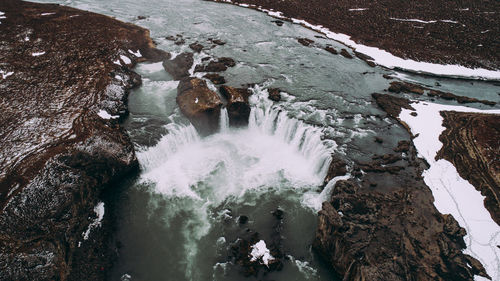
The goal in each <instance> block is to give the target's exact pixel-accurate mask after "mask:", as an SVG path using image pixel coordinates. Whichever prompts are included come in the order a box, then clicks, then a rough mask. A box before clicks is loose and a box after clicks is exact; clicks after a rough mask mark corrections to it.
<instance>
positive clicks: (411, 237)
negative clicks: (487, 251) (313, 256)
mask: <svg viewBox="0 0 500 281" xmlns="http://www.w3.org/2000/svg"><path fill="white" fill-rule="evenodd" d="M363 189H364V188H362V187H360V186H358V185H357V184H356V183H354V182H352V181H339V182H337V184H336V185H335V188H334V190H333V194H332V198H331V200H330V201H329V202H324V203H323V206H322V210H321V211H320V212H319V225H318V229H317V232H316V238H315V240H314V244H313V247H314V249H316V250H317V251H318V252H319V253H320V254H321V255H322V256H323V257H324V258H325V259H326V260H328V261H329V263H331V265H332V267H333V268H334V269H335V271H336V272H337V273H339V275H340V276H341V277H342V278H343V280H473V279H474V274H481V275H482V276H486V273H485V271H484V268H483V267H482V266H481V264H480V263H479V262H478V261H477V260H475V259H473V258H472V257H470V256H468V255H465V254H463V253H462V249H463V248H464V247H465V243H464V241H463V236H464V234H465V230H464V229H463V228H460V226H458V223H457V222H456V221H455V219H453V217H452V216H450V215H441V214H439V213H438V211H437V210H436V209H435V208H434V206H433V205H432V196H429V193H430V191H429V189H428V188H427V187H426V186H425V185H423V184H422V183H420V184H419V183H412V185H411V186H402V187H401V188H399V189H397V190H393V191H392V192H386V193H381V192H367V191H366V190H363ZM365 189H366V188H365ZM424 206H425V207H424ZM422 218H426V219H422ZM423 265H424V266H423ZM426 265H429V266H426Z"/></svg>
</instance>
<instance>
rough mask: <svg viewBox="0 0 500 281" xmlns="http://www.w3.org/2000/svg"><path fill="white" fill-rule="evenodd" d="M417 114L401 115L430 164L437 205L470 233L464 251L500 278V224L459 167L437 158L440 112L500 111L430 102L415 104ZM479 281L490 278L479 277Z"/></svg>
mask: <svg viewBox="0 0 500 281" xmlns="http://www.w3.org/2000/svg"><path fill="white" fill-rule="evenodd" d="M411 105H412V107H413V108H415V110H416V112H417V116H412V115H411V114H410V113H412V112H413V111H412V110H408V109H402V111H401V114H400V115H399V118H400V119H401V120H402V121H404V122H405V123H406V124H408V126H409V127H410V129H411V132H412V134H413V135H417V134H418V135H417V137H416V138H415V139H414V140H413V143H414V144H415V147H416V148H417V150H418V153H419V156H420V157H423V158H424V159H425V160H426V161H427V162H428V163H429V165H430V168H429V169H428V170H426V171H424V173H423V176H424V181H425V183H426V184H427V185H428V186H429V188H430V189H431V191H432V194H433V196H434V200H435V201H434V205H435V206H436V208H437V209H438V211H439V212H441V213H443V214H451V215H453V217H454V218H455V219H456V220H457V221H458V223H459V224H460V226H461V227H463V228H465V229H466V231H467V235H466V236H465V237H464V240H465V242H466V244H467V248H466V249H465V251H464V252H465V253H466V254H469V255H471V256H473V257H475V258H476V259H478V260H479V261H480V262H481V263H482V264H483V265H484V267H485V269H486V271H487V273H488V274H489V275H490V276H491V277H492V280H500V249H499V248H498V247H497V246H496V245H499V244H500V226H498V225H497V224H496V223H495V222H494V221H493V219H492V218H491V215H490V213H489V212H488V210H486V208H485V207H484V203H483V201H484V196H483V195H481V193H480V192H479V191H477V190H476V189H475V188H474V186H472V185H471V184H470V183H469V182H468V181H466V180H464V179H462V178H461V177H460V175H459V174H458V172H457V170H456V168H455V167H454V166H453V165H452V164H451V163H450V162H449V161H446V160H444V159H439V160H436V159H435V157H436V155H437V153H438V151H439V150H440V149H441V147H442V145H443V144H442V143H441V142H440V141H439V136H440V135H441V133H442V132H443V131H444V130H445V128H444V127H443V126H442V125H441V124H442V121H443V118H442V117H441V115H440V111H459V112H478V113H489V114H500V110H478V109H473V108H469V107H463V106H450V105H440V104H435V103H428V102H419V103H412V104H411ZM476 280H487V279H485V278H482V277H479V276H476Z"/></svg>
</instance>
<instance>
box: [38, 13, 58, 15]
mask: <svg viewBox="0 0 500 281" xmlns="http://www.w3.org/2000/svg"><path fill="white" fill-rule="evenodd" d="M55 14H56V13H41V14H40V15H41V16H50V15H55Z"/></svg>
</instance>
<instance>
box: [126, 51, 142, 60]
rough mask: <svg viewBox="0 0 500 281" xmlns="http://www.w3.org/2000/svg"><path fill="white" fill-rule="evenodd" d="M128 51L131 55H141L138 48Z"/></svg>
mask: <svg viewBox="0 0 500 281" xmlns="http://www.w3.org/2000/svg"><path fill="white" fill-rule="evenodd" d="M128 52H129V53H131V54H132V55H134V56H136V57H138V58H140V57H142V54H141V51H140V50H137V51H135V52H134V51H132V50H128Z"/></svg>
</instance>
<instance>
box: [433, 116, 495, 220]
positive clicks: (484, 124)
mask: <svg viewBox="0 0 500 281" xmlns="http://www.w3.org/2000/svg"><path fill="white" fill-rule="evenodd" d="M441 116H443V126H444V127H446V130H445V131H443V133H442V134H441V135H440V136H439V140H440V141H441V142H442V143H443V147H442V148H441V150H440V151H439V152H438V155H437V158H438V159H441V158H442V159H446V160H448V161H450V162H451V163H452V164H453V166H455V167H456V168H457V171H458V173H459V174H460V177H462V178H464V179H466V180H468V181H469V182H470V183H471V184H472V185H474V187H475V188H476V189H477V190H479V191H480V192H481V194H482V195H483V196H485V199H484V206H485V207H486V209H487V210H488V211H489V212H490V214H491V217H492V218H493V220H494V221H495V222H496V223H497V224H500V159H499V157H498V156H499V151H500V144H499V140H500V115H492V114H479V113H465V112H453V111H442V112H441Z"/></svg>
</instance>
